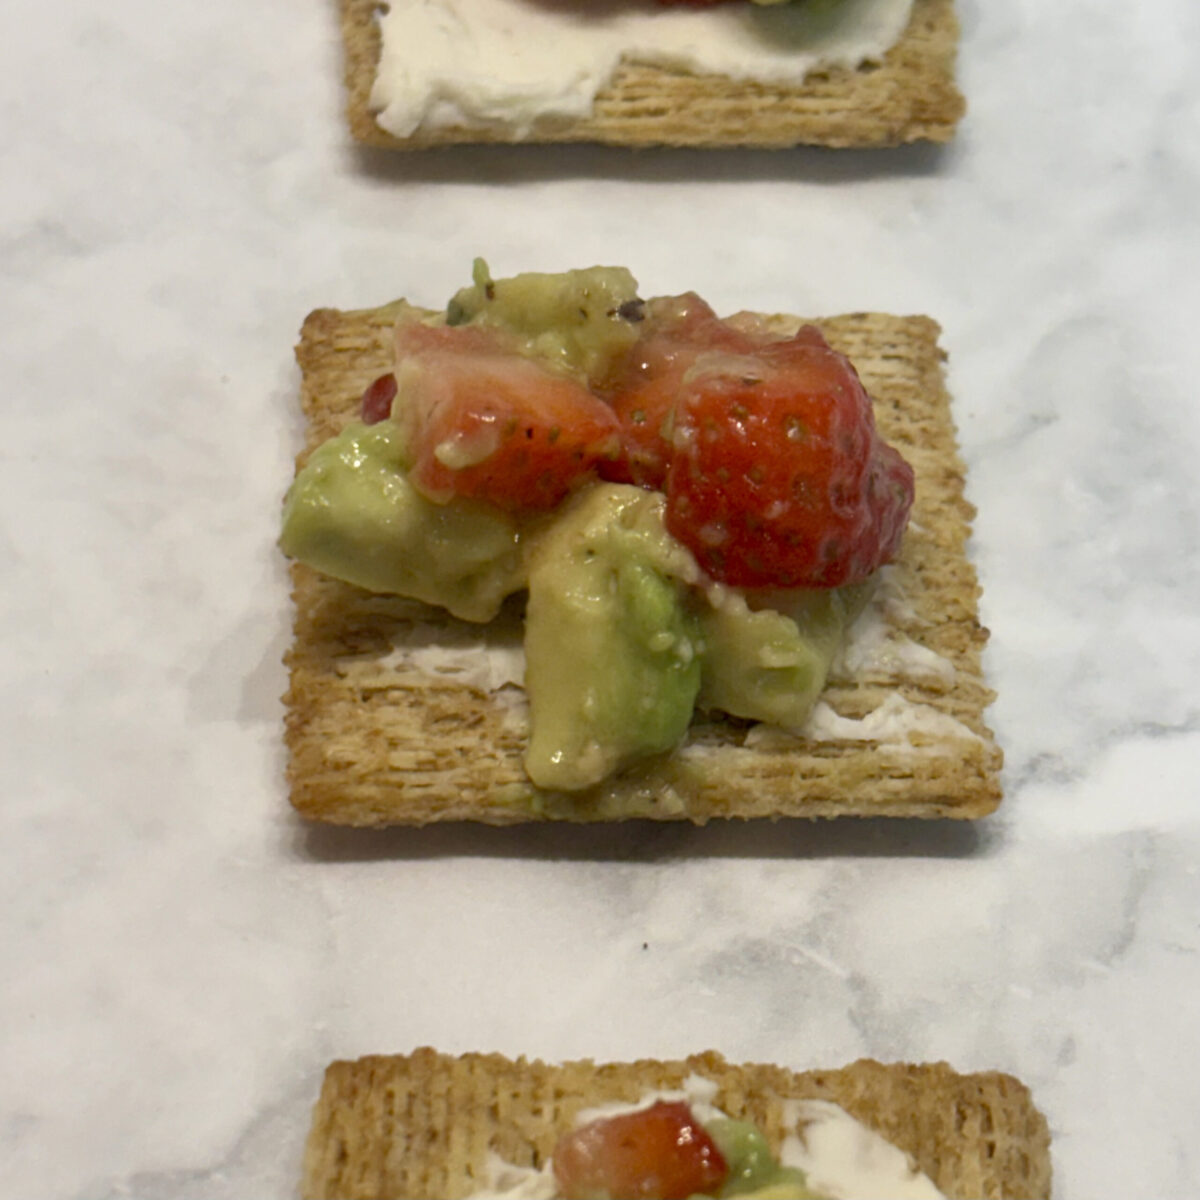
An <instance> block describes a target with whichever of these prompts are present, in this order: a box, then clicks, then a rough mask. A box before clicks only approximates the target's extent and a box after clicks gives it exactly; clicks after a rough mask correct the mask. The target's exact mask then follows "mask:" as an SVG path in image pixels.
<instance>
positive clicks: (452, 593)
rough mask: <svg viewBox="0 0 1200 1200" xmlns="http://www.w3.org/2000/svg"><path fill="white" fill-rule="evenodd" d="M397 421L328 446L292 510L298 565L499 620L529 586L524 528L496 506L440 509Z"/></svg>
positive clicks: (290, 536) (296, 486) (466, 503)
mask: <svg viewBox="0 0 1200 1200" xmlns="http://www.w3.org/2000/svg"><path fill="white" fill-rule="evenodd" d="M408 465H409V464H408V459H407V450H406V446H405V442H404V435H403V433H402V431H401V429H400V427H399V426H398V425H396V424H395V423H394V422H392V421H380V422H379V423H378V424H375V425H363V424H358V423H356V424H353V425H349V426H347V428H346V429H344V430H343V431H342V432H341V433H340V434H338V435H337V436H336V437H333V438H330V439H329V440H328V441H327V442H324V443H322V444H321V445H320V446H318V447H317V448H316V449H315V450H314V451H313V453H312V455H311V456H310V457H309V459H308V462H307V463H305V465H304V467H303V469H302V470H301V471H300V473H299V474H298V475H297V476H296V478H295V480H294V481H293V483H292V486H291V488H290V489H289V491H288V494H287V498H286V499H285V500H284V506H283V533H282V535H281V536H280V539H279V545H280V548H281V549H282V550H283V552H284V554H286V555H288V557H290V558H294V559H297V560H298V561H300V562H303V563H306V564H308V566H310V567H314V568H315V569H316V570H318V571H321V572H322V573H324V574H326V575H332V576H333V577H334V578H336V579H342V580H345V581H346V582H347V583H352V584H355V585H356V586H357V587H361V588H366V589H367V590H368V591H371V592H389V593H395V594H396V595H400V596H409V597H411V598H412V599H414V600H421V601H423V602H424V603H426V604H437V605H440V606H441V607H443V608H446V609H448V610H449V611H450V612H452V613H453V614H454V615H455V616H456V617H461V618H463V619H464V620H466V621H490V620H491V619H492V618H493V617H494V616H495V615H496V614H497V613H498V612H499V610H500V605H501V604H502V603H503V601H504V598H505V597H506V596H508V595H511V594H512V593H513V592H517V591H520V590H521V588H523V587H524V586H525V578H524V571H523V567H522V556H521V548H520V545H519V540H520V533H519V528H518V526H517V524H516V522H515V521H514V520H513V519H512V518H511V517H510V516H508V514H506V513H503V512H501V511H500V510H499V509H497V508H494V507H493V506H491V505H489V504H485V503H482V502H477V501H471V500H463V499H455V500H452V501H450V503H448V504H434V503H432V502H431V501H429V500H426V499H425V498H424V497H423V496H422V495H420V494H419V493H418V492H417V491H416V490H415V489H414V488H413V486H412V484H410V483H409V481H408V478H407V475H406V474H405V470H406V468H407V466H408Z"/></svg>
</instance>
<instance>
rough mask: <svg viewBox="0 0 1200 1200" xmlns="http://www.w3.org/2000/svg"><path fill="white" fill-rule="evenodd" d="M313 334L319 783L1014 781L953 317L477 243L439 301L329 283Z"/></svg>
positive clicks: (623, 795)
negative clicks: (761, 292) (764, 299)
mask: <svg viewBox="0 0 1200 1200" xmlns="http://www.w3.org/2000/svg"><path fill="white" fill-rule="evenodd" d="M847 349H849V350H851V351H852V353H854V354H855V357H857V353H856V351H857V350H858V349H861V350H862V351H863V354H864V358H863V359H862V360H860V361H859V366H860V368H861V367H863V363H864V361H865V362H866V364H867V370H866V371H864V377H865V379H866V382H867V383H868V385H869V386H870V387H871V388H872V390H874V391H875V392H876V402H877V403H876V404H875V405H873V404H872V401H871V398H870V396H869V395H868V390H867V388H865V387H864V386H863V379H860V374H859V372H858V371H856V370H855V368H854V366H852V365H851V362H850V360H849V359H848V358H847V357H846V354H845V353H844V351H845V350H847ZM299 357H300V361H301V365H302V367H303V369H304V375H305V380H304V403H305V408H306V411H307V412H308V414H309V416H310V419H311V422H312V424H311V430H310V440H309V446H308V449H307V450H306V451H305V453H304V454H303V455H302V458H301V465H300V469H299V472H298V475H297V477H296V480H295V481H294V483H293V485H292V487H291V489H290V490H289V493H288V497H287V500H286V503H285V508H284V519H283V533H282V537H281V545H282V547H283V549H284V551H285V553H287V554H288V555H289V556H291V557H292V558H294V559H295V560H297V566H296V567H295V568H294V578H295V583H296V591H295V596H296V602H297V623H296V640H295V645H294V647H293V649H292V651H291V652H290V654H289V663H290V666H291V669H292V679H291V689H290V691H289V693H288V696H287V702H288V707H289V712H288V742H289V746H290V748H291V751H292V760H291V764H290V775H291V782H292V800H293V803H294V804H295V805H296V807H297V808H298V809H299V810H300V811H301V812H302V813H304V814H305V815H307V816H312V817H316V818H318V819H323V820H332V821H337V822H346V823H351V824H384V823H393V822H396V823H419V824H420V823H426V822H429V821H436V820H454V819H474V820H483V821H490V822H497V823H510V822H513V821H521V820H533V819H538V818H544V817H556V818H562V819H569V820H612V819H619V818H622V817H630V816H652V817H661V818H685V819H690V820H693V821H704V820H707V819H708V818H709V817H712V816H719V815H720V816H743V817H744V816H782V815H809V816H833V815H841V814H855V815H924V816H934V815H952V816H979V815H982V814H983V813H986V812H988V811H990V810H991V808H993V807H994V805H995V803H996V802H997V800H998V799H999V791H998V788H997V784H996V770H997V767H998V765H999V758H1000V756H999V752H998V751H997V749H996V747H995V745H994V743H993V741H992V738H991V735H990V733H989V732H988V730H987V728H986V726H985V725H984V724H983V723H982V710H983V707H984V705H985V704H986V703H987V702H988V700H989V699H990V693H989V692H988V691H987V689H986V688H984V687H983V685H982V683H981V681H980V679H979V664H978V652H979V647H980V645H981V644H982V641H983V638H984V636H985V634H984V631H982V630H981V629H980V628H979V626H978V624H977V622H976V620H975V611H974V605H975V597H976V592H977V588H976V585H975V581H974V576H973V574H972V572H971V568H970V566H969V565H968V564H967V562H966V560H965V558H964V556H963V542H964V541H965V537H966V534H967V524H966V520H967V516H968V515H969V509H968V508H967V506H966V505H965V502H964V501H963V499H962V495H961V484H962V479H961V464H960V463H959V462H958V460H957V457H956V455H955V452H954V445H953V427H952V425H951V423H950V420H949V414H948V411H947V398H946V396H945V392H944V389H943V387H942V383H941V376H940V365H939V352H938V350H937V347H936V327H935V326H933V324H932V322H929V321H927V320H925V319H923V318H884V317H879V316H856V317H849V318H840V319H838V320H835V321H830V322H825V323H823V325H822V326H821V327H819V326H818V325H817V324H813V323H805V322H801V321H799V320H798V319H794V318H779V317H764V316H758V315H755V314H748V313H743V314H739V315H738V316H736V317H733V318H730V319H727V320H722V319H719V318H718V317H717V316H716V314H715V313H714V312H713V311H712V309H711V308H710V307H709V306H708V305H707V304H706V303H705V302H704V301H703V300H701V299H700V298H699V297H698V296H696V295H694V294H685V295H682V296H671V297H660V298H657V299H651V300H644V299H642V298H641V297H640V296H639V294H638V291H637V286H636V283H635V282H634V280H633V277H632V276H631V275H630V274H629V272H628V271H626V270H623V269H621V268H592V269H590V270H586V271H570V272H565V273H562V274H559V275H538V274H527V275H519V276H516V277H514V278H512V279H507V280H495V279H493V278H492V277H491V275H490V273H489V271H488V269H487V267H486V265H485V264H483V263H482V262H477V263H476V267H475V272H474V281H473V283H472V284H471V285H470V286H469V287H466V288H464V289H462V290H461V291H459V292H458V293H457V294H456V295H455V296H454V297H452V298H451V300H450V301H449V303H448V304H447V306H446V307H445V308H444V309H442V310H425V309H418V308H414V307H413V306H412V305H410V304H408V303H406V302H404V301H400V302H397V303H396V304H393V305H390V306H387V307H386V308H384V309H378V310H371V311H368V312H365V313H356V314H343V313H332V312H328V311H325V312H320V313H316V314H313V316H311V317H310V318H309V320H308V322H306V325H305V333H304V338H303V340H302V343H301V346H300V349H299ZM877 409H878V412H879V416H880V423H881V425H884V422H885V421H886V425H885V426H884V428H883V429H882V430H881V429H879V428H877V427H876V411H877ZM882 434H886V435H887V437H886V439H885V437H884V436H882ZM889 441H891V442H894V443H895V444H894V445H889V444H888V442H889ZM897 447H899V448H897ZM906 456H908V457H909V458H910V459H911V461H912V464H913V465H915V466H916V467H917V470H916V473H915V475H914V470H913V465H910V463H909V462H908V461H906ZM914 504H915V508H914ZM910 512H915V514H916V522H915V523H914V524H913V526H912V527H911V528H910V529H909V532H908V533H907V534H906V533H905V529H906V526H907V525H908V524H909V516H910Z"/></svg>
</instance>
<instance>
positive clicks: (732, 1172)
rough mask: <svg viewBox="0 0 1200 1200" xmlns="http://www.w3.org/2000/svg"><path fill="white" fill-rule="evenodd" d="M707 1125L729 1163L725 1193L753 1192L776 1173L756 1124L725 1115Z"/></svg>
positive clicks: (769, 1148) (726, 1194)
mask: <svg viewBox="0 0 1200 1200" xmlns="http://www.w3.org/2000/svg"><path fill="white" fill-rule="evenodd" d="M704 1128H705V1129H706V1130H707V1132H708V1134H709V1136H710V1137H711V1138H712V1140H713V1141H714V1142H716V1143H717V1149H718V1150H720V1151H721V1157H722V1158H724V1160H725V1162H726V1163H727V1164H728V1166H729V1176H728V1178H727V1179H726V1180H725V1183H724V1184H723V1185H722V1187H721V1196H722V1197H726V1196H741V1195H743V1194H744V1193H746V1192H753V1191H754V1190H755V1189H756V1188H760V1187H765V1186H766V1185H767V1184H768V1183H770V1182H771V1180H772V1179H773V1178H774V1177H775V1172H776V1170H777V1169H778V1164H777V1163H776V1162H775V1156H774V1155H773V1154H772V1153H771V1147H770V1145H769V1144H768V1143H767V1139H766V1138H765V1137H764V1136H763V1134H762V1132H761V1130H759V1128H758V1126H757V1125H755V1124H753V1123H752V1122H750V1121H735V1120H733V1119H732V1118H730V1117H723V1118H720V1119H719V1120H716V1121H710V1122H708V1124H707V1125H705V1127H704Z"/></svg>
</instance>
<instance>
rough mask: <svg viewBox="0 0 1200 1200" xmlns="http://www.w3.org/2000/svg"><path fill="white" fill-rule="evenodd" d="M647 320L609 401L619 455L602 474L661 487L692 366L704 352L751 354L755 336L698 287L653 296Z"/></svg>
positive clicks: (608, 477)
mask: <svg viewBox="0 0 1200 1200" xmlns="http://www.w3.org/2000/svg"><path fill="white" fill-rule="evenodd" d="M645 322H646V332H645V333H644V334H643V336H642V337H640V338H639V339H638V341H637V342H636V343H635V345H634V347H633V349H632V350H631V351H630V354H629V358H628V361H627V365H626V367H625V369H624V371H623V372H622V374H621V376H620V378H619V380H618V383H617V385H616V388H615V391H614V394H613V397H612V401H611V402H612V406H613V411H614V412H615V413H616V414H617V418H618V420H619V421H620V422H621V455H620V457H619V458H618V459H616V460H614V461H613V462H609V463H604V464H602V465H601V467H600V474H601V475H602V476H603V477H604V478H605V479H611V480H613V481H615V482H617V483H636V484H638V485H639V486H640V487H647V488H652V489H655V490H658V489H661V488H662V485H663V482H664V480H665V479H666V476H667V460H668V459H669V457H670V452H671V444H670V438H671V421H672V418H673V415H674V408H675V401H676V399H677V398H678V396H679V392H680V389H681V388H682V386H683V380H684V378H685V376H686V375H687V373H688V371H690V370H691V368H692V367H693V366H694V365H695V362H696V359H697V358H698V357H699V356H700V355H701V354H706V353H712V352H714V351H729V352H731V353H749V352H751V351H752V350H753V348H754V341H753V340H752V339H751V338H749V337H748V336H747V335H745V334H744V333H742V332H740V331H739V330H737V329H734V328H733V327H732V326H731V325H728V324H726V323H725V322H724V321H722V320H720V319H719V318H718V317H717V315H716V313H714V312H713V310H712V309H711V308H709V306H708V305H707V304H706V303H705V302H704V301H703V300H701V299H700V297H699V296H697V295H696V293H695V292H687V293H685V294H684V295H682V296H670V297H664V298H662V299H659V300H655V301H652V302H651V303H650V304H649V305H648V306H647V312H646V318H645Z"/></svg>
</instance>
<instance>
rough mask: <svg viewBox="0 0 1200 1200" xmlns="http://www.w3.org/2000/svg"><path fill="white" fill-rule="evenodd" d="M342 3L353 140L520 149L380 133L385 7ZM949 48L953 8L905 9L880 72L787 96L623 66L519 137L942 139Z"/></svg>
mask: <svg viewBox="0 0 1200 1200" xmlns="http://www.w3.org/2000/svg"><path fill="white" fill-rule="evenodd" d="M340 3H341V15H342V38H343V44H344V49H345V79H346V89H347V94H348V100H347V119H348V121H349V125H350V131H351V133H352V134H353V136H354V137H355V138H356V139H357V140H358V141H360V142H362V143H364V144H366V145H370V146H383V147H387V148H389V149H396V150H421V149H426V148H429V147H431V146H446V145H458V144H463V143H486V142H506V143H511V142H514V141H516V140H518V139H516V138H515V137H514V136H513V135H512V134H511V133H505V132H504V131H503V130H496V129H467V128H451V129H439V130H435V131H420V130H418V131H417V132H416V133H414V134H413V135H412V136H410V137H406V138H397V137H394V136H393V135H392V134H390V133H387V132H386V131H385V130H383V129H382V128H380V126H379V125H378V124H377V122H376V120H375V114H374V112H373V111H372V109H371V104H370V96H371V87H372V84H373V83H374V81H375V72H376V69H377V67H378V64H379V54H380V31H379V26H378V23H377V20H376V14H377V13H378V12H379V10H380V8H381V7H382V3H383V0H340ZM957 48H958V21H957V19H956V17H955V14H954V3H953V0H915V3H914V6H913V14H912V19H911V20H910V22H909V25H908V28H907V30H906V31H905V33H904V35H903V37H902V38H901V39H900V41H899V42H898V43H897V44H896V45H895V46H894V47H893V48H892V49H891V50H890V51H889V52H888V53H887V55H886V56H885V58H884V60H883V62H882V63H880V64H875V65H868V66H863V67H860V68H858V69H857V70H848V69H846V68H834V69H829V70H826V71H820V72H815V73H813V74H812V75H810V76H809V77H808V78H807V79H806V80H805V81H804V83H802V84H800V85H798V86H791V87H787V86H779V85H774V84H771V85H768V84H759V83H752V82H745V81H738V80H733V79H727V78H725V77H723V76H718V75H692V74H689V73H686V72H682V71H676V70H668V69H665V68H661V67H652V66H645V65H640V64H637V63H629V62H624V63H622V64H621V66H620V67H619V69H618V72H617V74H616V76H615V78H614V79H613V81H612V83H611V84H610V85H609V86H607V87H605V88H604V89H602V90H601V92H600V93H599V94H598V96H597V97H596V101H595V104H594V106H593V111H592V115H591V116H590V117H589V118H587V119H585V120H572V121H557V122H554V123H552V124H546V125H543V126H541V127H539V128H536V129H535V130H534V131H533V132H531V133H530V134H529V135H528V136H526V137H524V138H521V139H519V140H521V141H525V142H600V143H605V144H608V145H614V146H657V145H666V146H698V147H729V146H756V147H762V148H773V149H777V148H783V147H788V146H796V145H814V146H830V147H864V148H865V147H880V146H895V145H901V144H903V143H906V142H916V141H931V142H946V141H949V139H950V138H951V137H952V136H953V134H954V131H955V128H956V126H957V124H958V121H959V120H960V118H961V117H962V114H963V111H964V108H965V104H964V101H963V98H962V95H961V94H960V93H959V91H958V88H957V86H956V85H955V81H954V60H955V55H956V52H957Z"/></svg>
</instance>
